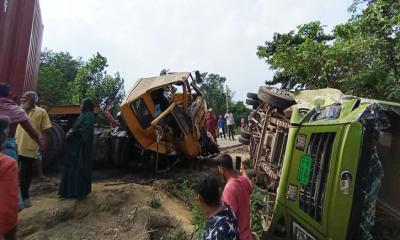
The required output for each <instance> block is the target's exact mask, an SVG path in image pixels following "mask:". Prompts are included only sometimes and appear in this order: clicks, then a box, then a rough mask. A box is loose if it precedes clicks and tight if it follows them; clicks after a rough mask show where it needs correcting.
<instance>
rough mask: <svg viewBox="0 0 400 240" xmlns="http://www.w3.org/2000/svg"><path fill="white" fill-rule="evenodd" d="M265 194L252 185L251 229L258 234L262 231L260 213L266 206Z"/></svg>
mask: <svg viewBox="0 0 400 240" xmlns="http://www.w3.org/2000/svg"><path fill="white" fill-rule="evenodd" d="M266 195H267V194H266V193H265V192H263V191H261V190H260V189H258V188H257V187H256V186H254V188H253V193H252V194H251V223H252V226H251V230H252V232H255V233H257V235H258V236H261V235H262V233H263V228H262V224H261V221H262V218H261V215H262V213H263V212H264V211H265V208H266V207H267V202H266V200H265V199H266Z"/></svg>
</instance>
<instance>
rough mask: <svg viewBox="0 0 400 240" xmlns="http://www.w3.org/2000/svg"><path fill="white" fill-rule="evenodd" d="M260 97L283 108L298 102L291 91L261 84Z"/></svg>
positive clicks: (272, 104)
mask: <svg viewBox="0 0 400 240" xmlns="http://www.w3.org/2000/svg"><path fill="white" fill-rule="evenodd" d="M258 98H259V99H260V100H261V101H263V102H265V103H267V104H269V105H271V106H273V107H276V108H279V109H282V110H283V109H286V108H288V107H290V106H292V105H293V104H295V103H296V102H295V101H294V98H293V96H292V94H291V93H290V92H288V91H286V90H281V89H276V88H271V87H267V86H261V87H260V88H259V90H258Z"/></svg>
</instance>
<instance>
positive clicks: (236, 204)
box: [215, 154, 253, 240]
mask: <svg viewBox="0 0 400 240" xmlns="http://www.w3.org/2000/svg"><path fill="white" fill-rule="evenodd" d="M215 160H216V161H217V164H218V171H219V173H220V174H221V176H222V177H223V178H224V180H225V181H226V185H225V187H224V191H223V193H222V198H221V201H222V202H223V203H224V204H225V205H228V206H229V207H230V208H231V209H232V210H233V212H234V213H235V215H236V217H237V221H238V228H239V234H240V239H241V240H251V239H252V235H251V224H250V198H251V193H252V192H253V185H252V183H251V181H250V179H249V178H248V177H247V176H246V174H245V172H244V171H243V172H242V173H243V175H242V174H241V173H240V172H239V170H240V168H241V161H240V158H236V159H235V160H233V159H232V157H231V156H230V155H228V154H224V155H222V156H220V157H217V158H215Z"/></svg>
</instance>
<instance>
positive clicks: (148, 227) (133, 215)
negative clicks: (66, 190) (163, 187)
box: [18, 183, 193, 240]
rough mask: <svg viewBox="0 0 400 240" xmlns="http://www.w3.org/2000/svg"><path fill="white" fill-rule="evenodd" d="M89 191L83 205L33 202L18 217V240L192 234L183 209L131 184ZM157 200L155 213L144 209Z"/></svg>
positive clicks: (52, 197) (44, 199)
mask: <svg viewBox="0 0 400 240" xmlns="http://www.w3.org/2000/svg"><path fill="white" fill-rule="evenodd" d="M111 185H112V186H107V184H104V183H97V184H94V185H93V192H92V193H91V194H90V195H89V196H88V197H87V198H85V199H82V200H75V199H59V198H58V197H57V195H56V193H55V192H53V193H51V194H45V195H39V196H35V197H33V199H32V203H33V207H31V208H28V209H25V210H23V211H22V213H21V214H20V220H21V222H20V225H19V226H18V237H19V239H29V240H47V239H51V240H53V239H87V240H89V239H137V240H141V239H142V240H144V239H187V238H188V237H187V236H189V233H191V231H193V226H192V224H191V221H192V219H191V218H192V216H191V213H190V211H188V210H187V209H185V207H184V204H182V203H181V202H180V201H179V200H177V199H173V198H171V197H169V196H167V195H165V194H164V193H162V192H159V191H157V190H155V189H154V188H153V187H151V186H143V185H138V184H134V183H129V184H125V183H121V184H118V183H113V184H111ZM152 196H157V197H158V199H159V202H160V207H159V208H157V209H154V208H151V207H149V206H148V205H149V204H148V202H149V200H150V199H151V198H152Z"/></svg>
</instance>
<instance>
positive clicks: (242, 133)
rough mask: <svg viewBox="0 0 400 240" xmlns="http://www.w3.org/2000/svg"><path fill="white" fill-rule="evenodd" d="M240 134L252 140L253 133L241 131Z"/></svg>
mask: <svg viewBox="0 0 400 240" xmlns="http://www.w3.org/2000/svg"><path fill="white" fill-rule="evenodd" d="M240 136H241V137H242V138H244V139H247V140H250V137H251V133H250V132H247V131H240Z"/></svg>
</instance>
